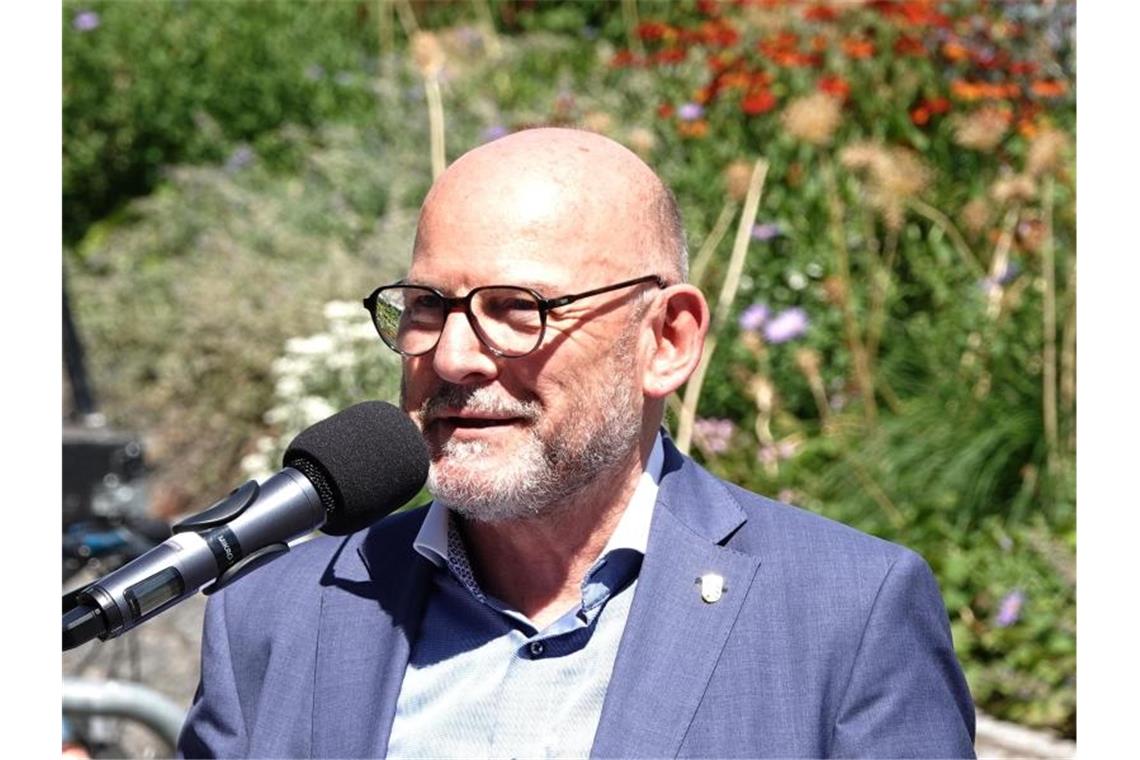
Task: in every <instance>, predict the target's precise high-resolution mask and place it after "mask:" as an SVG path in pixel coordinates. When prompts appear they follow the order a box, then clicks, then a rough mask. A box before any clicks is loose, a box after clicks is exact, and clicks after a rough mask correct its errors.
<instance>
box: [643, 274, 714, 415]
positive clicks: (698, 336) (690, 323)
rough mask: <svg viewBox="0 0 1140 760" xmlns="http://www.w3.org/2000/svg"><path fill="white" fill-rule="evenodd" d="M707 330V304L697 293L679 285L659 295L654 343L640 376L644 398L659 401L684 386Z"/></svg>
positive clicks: (702, 346) (655, 317) (685, 285)
mask: <svg viewBox="0 0 1140 760" xmlns="http://www.w3.org/2000/svg"><path fill="white" fill-rule="evenodd" d="M708 329H709V305H708V302H707V301H705V296H704V294H703V293H701V291H700V290H698V289H697V288H695V287H693V286H692V285H689V284H687V283H682V284H680V285H672V286H670V287H669V288H667V289H666V290H665V291H664V292H663V293H662V295H661V296H660V297H659V301H658V303H657V305H656V306H655V308H654V314H653V337H654V344H653V346H652V352H651V354H650V355H649V358H648V361H647V362H646V364H645V370H644V375H643V377H642V391H643V392H644V394H645V396H646V397H647V398H653V399H663V398H665V397H666V396H668V395H669V394H670V393H672V392H673V391H675V390H677V389H678V388H680V387H681V386H682V385H684V384H685V381H686V380H688V379H689V375H691V374H693V372H694V371H695V370H696V368H697V365H698V364H699V363H700V361H701V352H702V350H703V349H704V345H705V335H706V333H708Z"/></svg>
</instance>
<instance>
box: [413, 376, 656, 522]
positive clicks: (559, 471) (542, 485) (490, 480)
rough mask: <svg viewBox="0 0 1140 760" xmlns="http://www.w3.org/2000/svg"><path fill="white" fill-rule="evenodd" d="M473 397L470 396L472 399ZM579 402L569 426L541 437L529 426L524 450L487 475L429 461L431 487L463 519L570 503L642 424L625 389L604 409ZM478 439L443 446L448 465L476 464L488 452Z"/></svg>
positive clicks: (533, 513)
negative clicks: (453, 469) (457, 470)
mask: <svg viewBox="0 0 1140 760" xmlns="http://www.w3.org/2000/svg"><path fill="white" fill-rule="evenodd" d="M477 395H478V390H477V391H475V393H474V394H473V397H476V396H477ZM589 407H590V405H588V404H585V403H582V404H578V405H576V406H575V408H574V409H573V410H571V414H570V415H569V416H570V418H571V422H570V424H569V425H568V426H566V427H564V428H562V429H560V430H558V431H557V433H556V434H555V435H551V436H547V437H543V436H541V435H540V434H539V433H538V431H537V430H536V429H535V428H533V427H532V428H530V429H529V431H528V432H529V434H528V435H527V437H526V439H525V441H524V442H523V444H522V446H520V447H518V448H517V449H515V450H514V451H512V452H511V461H510V464H509V465H508V466H507V467H504V468H501V469H498V470H496V471H494V472H491V473H478V474H474V473H472V474H464V473H441V472H440V470H441V469H443V468H442V467H440V466H437V464H436V463H435V462H434V461H433V462H432V465H431V468H430V471H429V474H428V490H429V491H431V493H432V495H434V496H435V497H436V498H437V499H439V500H440V501H442V502H443V503H445V504H447V506H448V507H450V508H451V509H453V510H455V511H456V512H458V513H459V514H461V515H463V516H464V517H465V518H468V519H471V520H476V521H479V522H503V521H509V520H518V519H526V518H535V517H542V516H549V515H552V514H555V513H557V512H558V511H559V508H560V507H561V506H562V505H564V504H568V503H569V502H570V501H571V500H572V497H573V496H574V495H575V494H577V493H579V492H581V491H583V490H584V489H586V488H587V487H588V486H590V485H591V484H593V483H595V482H597V481H598V479H599V478H600V477H601V476H603V475H604V474H605V473H607V472H609V471H611V470H613V469H614V468H615V467H616V466H617V465H618V464H619V463H620V462H622V461H623V460H624V459H626V458H627V457H628V455H629V454H630V452H631V451H632V450H633V449H635V448H636V446H637V441H638V437H639V433H640V429H641V419H640V414H639V410H638V408H637V407H636V406H635V399H634V398H633V394H632V393H631V392H630V389H629V387H628V386H622V387H621V388H614V392H612V393H610V394H609V395H608V397H607V398H606V399H604V400H603V402H602V405H601V408H600V409H599V408H598V406H596V405H594V406H593V408H589ZM487 449H488V446H487V444H485V443H483V442H479V441H448V442H446V443H445V444H444V445H443V451H442V452H441V453H442V455H443V456H444V457H446V458H448V459H449V460H450V461H449V462H448V466H449V468H450V467H454V466H455V465H457V464H459V465H462V463H463V462H464V460H468V461H472V462H477V461H478V460H479V459H480V458H481V457H482V456H483V455H484V454H485V453H486V451H487Z"/></svg>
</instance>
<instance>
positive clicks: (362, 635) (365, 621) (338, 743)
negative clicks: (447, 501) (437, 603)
mask: <svg viewBox="0 0 1140 760" xmlns="http://www.w3.org/2000/svg"><path fill="white" fill-rule="evenodd" d="M385 522H387V521H385ZM421 522H422V514H421V515H420V516H419V517H418V519H404V520H401V521H400V522H399V524H398V525H396V526H395V527H394V529H393V528H390V529H388V530H383V529H381V528H380V527H379V526H378V527H377V528H374V529H373V530H371V531H369V532H368V533H367V534H365V537H364V539H363V541H361V542H358V545H357V546H356V547H352V546H349V542H346V543H345V545H342V547H341V552H340V553H338V556H337V558H336V559H334V560H333V562H332V563H331V564H330V566H329V570H328V571H327V572H326V573H325V577H324V578H323V579H322V585H323V586H324V589H323V593H322V598H321V617H320V631H319V633H318V637H317V667H316V671H317V672H316V683H315V694H314V700H313V745H312V746H313V756H314V757H381V756H383V755H384V754H385V752H386V751H387V747H388V736H389V734H390V733H391V729H392V720H393V718H394V717H395V714H396V700H397V698H398V697H399V694H400V684H401V682H402V681H403V678H404V670H405V668H406V667H407V664H408V657H409V652H410V651H411V642H412V641H414V640H415V636H416V629H417V628H418V626H419V621H420V618H421V617H422V614H423V605H424V602H425V600H426V598H427V591H428V588H429V586H428V584H429V583H430V578H431V564H430V563H429V562H428V561H427V560H425V559H423V558H422V557H421V556H420V555H419V554H417V553H416V552H415V550H414V549H413V548H412V541H413V539H414V537H415V535H416V531H417V530H418V529H419V526H420V523H421ZM381 525H382V526H383V523H382V524H381ZM386 527H390V526H386ZM354 549H355V550H354Z"/></svg>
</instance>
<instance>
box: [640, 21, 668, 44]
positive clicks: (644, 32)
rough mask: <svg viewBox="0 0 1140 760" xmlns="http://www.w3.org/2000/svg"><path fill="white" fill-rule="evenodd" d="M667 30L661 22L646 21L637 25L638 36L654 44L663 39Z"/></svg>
mask: <svg viewBox="0 0 1140 760" xmlns="http://www.w3.org/2000/svg"><path fill="white" fill-rule="evenodd" d="M667 29H668V27H667V26H665V24H662V23H661V22H660V21H645V22H643V23H641V24H638V25H637V36H638V37H640V38H641V39H642V40H644V41H646V42H652V41H654V40H659V39H661V38H663V37H664V36H665V31H666V30H667Z"/></svg>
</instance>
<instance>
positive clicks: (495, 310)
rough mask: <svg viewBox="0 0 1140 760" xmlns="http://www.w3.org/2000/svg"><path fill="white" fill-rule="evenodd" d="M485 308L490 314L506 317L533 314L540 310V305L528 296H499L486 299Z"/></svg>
mask: <svg viewBox="0 0 1140 760" xmlns="http://www.w3.org/2000/svg"><path fill="white" fill-rule="evenodd" d="M483 308H484V310H485V311H486V312H487V313H488V314H492V315H505V314H518V313H520V312H533V311H535V310H537V309H538V304H537V303H535V301H534V299H533V298H527V297H526V296H498V297H495V298H488V299H486V300H485V301H484V303H483Z"/></svg>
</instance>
